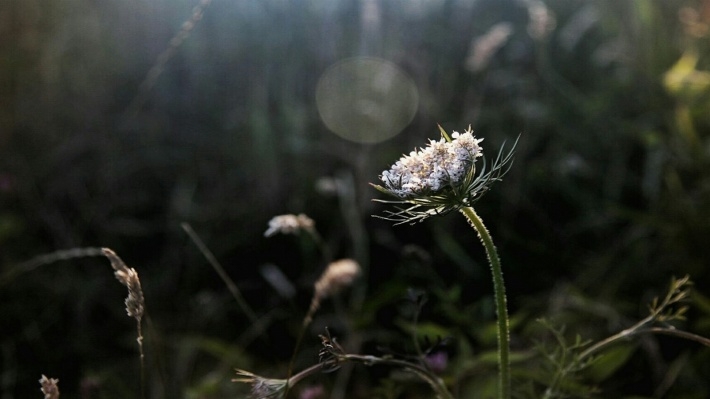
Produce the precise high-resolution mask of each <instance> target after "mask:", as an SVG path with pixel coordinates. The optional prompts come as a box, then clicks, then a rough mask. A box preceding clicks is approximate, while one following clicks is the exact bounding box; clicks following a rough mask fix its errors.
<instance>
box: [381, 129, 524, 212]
mask: <svg viewBox="0 0 710 399" xmlns="http://www.w3.org/2000/svg"><path fill="white" fill-rule="evenodd" d="M439 130H440V132H441V139H440V140H438V141H435V140H430V141H429V144H428V145H427V146H426V147H425V148H421V149H419V150H415V151H412V152H411V153H410V154H409V155H404V156H403V157H402V158H400V159H399V160H398V161H397V162H395V163H394V165H392V166H391V167H390V168H389V169H388V170H385V171H384V172H382V174H381V175H380V180H381V181H382V182H383V183H384V186H379V185H374V184H373V186H374V187H375V188H376V189H377V190H379V191H381V192H383V193H385V194H388V195H391V196H394V197H396V198H397V199H398V200H396V201H382V200H377V201H379V202H388V203H409V204H412V205H413V206H411V207H409V208H406V209H402V208H398V211H397V212H387V214H386V216H385V217H384V219H388V220H392V221H395V222H398V224H399V223H406V222H409V223H413V222H419V221H422V220H424V219H426V218H428V217H429V216H432V215H436V214H444V213H448V212H450V211H452V210H456V209H460V208H461V207H464V206H471V205H472V204H473V203H474V202H475V201H476V200H478V198H479V197H480V196H481V195H482V194H483V193H484V192H485V191H487V190H488V187H489V186H490V183H492V182H494V181H497V180H501V177H502V176H503V175H504V174H505V172H507V169H505V170H503V167H504V166H505V165H506V164H508V163H509V161H510V160H511V159H512V154H513V150H510V152H509V153H508V154H507V155H506V156H505V157H502V152H501V153H499V155H498V158H497V159H496V160H495V162H494V164H493V168H491V170H490V171H489V172H487V173H486V163H485V159H484V160H483V167H482V169H481V172H480V174H479V175H478V176H477V175H476V165H475V164H476V160H477V159H478V158H480V157H482V156H483V149H482V148H481V146H480V143H481V141H483V139H477V138H476V137H475V136H474V135H473V131H472V130H471V126H469V127H468V129H467V130H466V131H465V132H463V133H459V132H456V131H454V132H453V133H452V134H451V136H449V135H448V134H447V133H446V131H444V129H442V128H441V126H439ZM516 143H517V141H516ZM513 148H515V145H513Z"/></svg>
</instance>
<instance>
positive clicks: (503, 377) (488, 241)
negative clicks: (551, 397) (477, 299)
mask: <svg viewBox="0 0 710 399" xmlns="http://www.w3.org/2000/svg"><path fill="white" fill-rule="evenodd" d="M461 213H463V214H464V216H466V218H467V219H468V221H469V223H470V224H471V226H472V227H473V228H474V229H475V230H476V232H477V233H478V237H479V238H480V239H481V242H482V243H483V246H484V248H485V249H486V254H487V255H488V262H489V263H490V266H491V273H492V275H493V291H494V294H495V303H496V313H497V315H498V397H499V398H500V399H510V390H511V388H510V324H509V320H508V307H507V304H506V302H507V301H506V297H505V284H504V282H503V270H502V268H501V265H500V258H499V257H498V251H497V250H496V247H495V245H493V239H492V238H491V235H490V233H489V232H488V229H486V226H485V225H484V224H483V220H482V219H481V218H480V216H478V214H477V213H476V211H474V209H473V208H472V207H464V208H461Z"/></svg>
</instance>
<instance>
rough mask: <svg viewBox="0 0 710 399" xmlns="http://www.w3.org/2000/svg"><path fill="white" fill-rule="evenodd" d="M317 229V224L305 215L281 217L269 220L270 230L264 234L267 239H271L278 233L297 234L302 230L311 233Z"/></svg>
mask: <svg viewBox="0 0 710 399" xmlns="http://www.w3.org/2000/svg"><path fill="white" fill-rule="evenodd" d="M314 228H315V222H314V221H313V219H311V218H309V217H308V216H307V215H304V214H303V213H301V214H298V215H291V214H289V215H279V216H274V217H273V218H271V220H269V228H268V229H267V230H266V231H265V232H264V236H265V237H271V236H273V235H276V234H277V233H281V234H296V233H298V232H300V231H301V230H306V231H311V230H313V229H314Z"/></svg>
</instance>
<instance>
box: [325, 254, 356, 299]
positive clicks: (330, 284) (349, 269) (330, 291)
mask: <svg viewBox="0 0 710 399" xmlns="http://www.w3.org/2000/svg"><path fill="white" fill-rule="evenodd" d="M359 274H360V265H359V264H358V263H357V262H355V261H354V260H352V259H341V260H337V261H335V262H332V263H331V264H329V265H328V268H327V269H325V271H324V272H323V274H322V275H321V276H320V278H319V279H318V281H316V284H315V295H314V297H315V298H319V299H322V298H327V297H329V296H331V295H334V294H337V293H338V292H340V291H341V290H342V289H343V288H345V287H347V286H349V285H350V284H352V282H353V281H354V280H355V278H356V277H357V276H358V275H359Z"/></svg>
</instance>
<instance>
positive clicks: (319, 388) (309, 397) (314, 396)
mask: <svg viewBox="0 0 710 399" xmlns="http://www.w3.org/2000/svg"><path fill="white" fill-rule="evenodd" d="M324 397H325V389H323V385H312V386H310V387H306V388H303V389H302V390H301V393H300V394H299V395H298V399H321V398H324Z"/></svg>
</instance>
